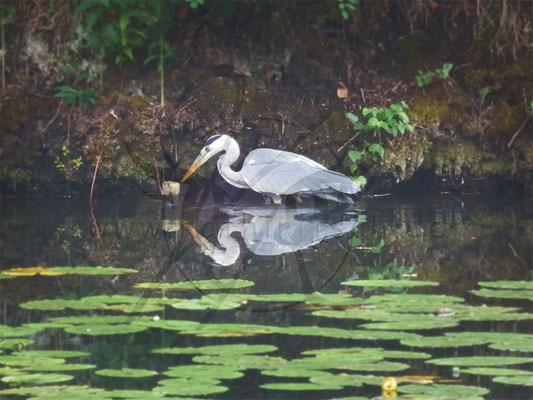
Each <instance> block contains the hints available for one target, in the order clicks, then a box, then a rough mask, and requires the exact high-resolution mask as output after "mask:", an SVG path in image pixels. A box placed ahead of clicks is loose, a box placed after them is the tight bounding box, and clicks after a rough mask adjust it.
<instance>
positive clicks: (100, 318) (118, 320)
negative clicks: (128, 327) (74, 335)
mask: <svg viewBox="0 0 533 400" xmlns="http://www.w3.org/2000/svg"><path fill="white" fill-rule="evenodd" d="M48 321H50V323H52V324H58V325H59V326H65V325H67V326H68V325H109V324H128V323H134V322H142V321H153V318H151V317H144V316H129V315H87V316H71V317H54V318H50V319H49V320H48Z"/></svg>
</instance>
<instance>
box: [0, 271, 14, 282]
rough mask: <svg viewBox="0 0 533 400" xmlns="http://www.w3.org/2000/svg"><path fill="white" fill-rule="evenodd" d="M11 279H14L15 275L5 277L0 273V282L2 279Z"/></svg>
mask: <svg viewBox="0 0 533 400" xmlns="http://www.w3.org/2000/svg"><path fill="white" fill-rule="evenodd" d="M13 278H16V275H6V274H4V273H2V272H0V280H2V279H13Z"/></svg>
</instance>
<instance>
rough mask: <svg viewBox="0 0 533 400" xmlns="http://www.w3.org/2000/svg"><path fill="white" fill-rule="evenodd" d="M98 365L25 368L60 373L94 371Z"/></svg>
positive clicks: (59, 365) (52, 365)
mask: <svg viewBox="0 0 533 400" xmlns="http://www.w3.org/2000/svg"><path fill="white" fill-rule="evenodd" d="M94 368H96V365H92V364H74V363H72V364H71V363H67V364H50V365H34V366H31V367H27V368H25V370H26V371H33V372H35V371H39V372H59V371H81V370H86V369H94Z"/></svg>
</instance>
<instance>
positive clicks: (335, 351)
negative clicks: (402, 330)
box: [302, 347, 431, 361]
mask: <svg viewBox="0 0 533 400" xmlns="http://www.w3.org/2000/svg"><path fill="white" fill-rule="evenodd" d="M302 354H304V355H316V356H329V355H349V356H352V357H355V358H357V360H365V361H367V360H382V359H384V358H400V359H426V358H430V357H431V356H430V355H429V354H427V353H420V352H417V351H401V350H384V349H382V348H379V347H336V348H330V349H319V350H306V351H304V352H302Z"/></svg>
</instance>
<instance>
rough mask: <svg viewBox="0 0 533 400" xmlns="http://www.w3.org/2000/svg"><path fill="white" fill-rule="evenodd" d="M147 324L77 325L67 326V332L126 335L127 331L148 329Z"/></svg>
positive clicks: (94, 334)
mask: <svg viewBox="0 0 533 400" xmlns="http://www.w3.org/2000/svg"><path fill="white" fill-rule="evenodd" d="M146 329H147V328H146V327H145V326H141V325H126V324H114V325H103V324H102V325H76V326H69V327H67V328H65V332H68V333H74V334H76V335H89V336H100V335H124V334H127V333H136V332H142V331H144V330H146Z"/></svg>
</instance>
